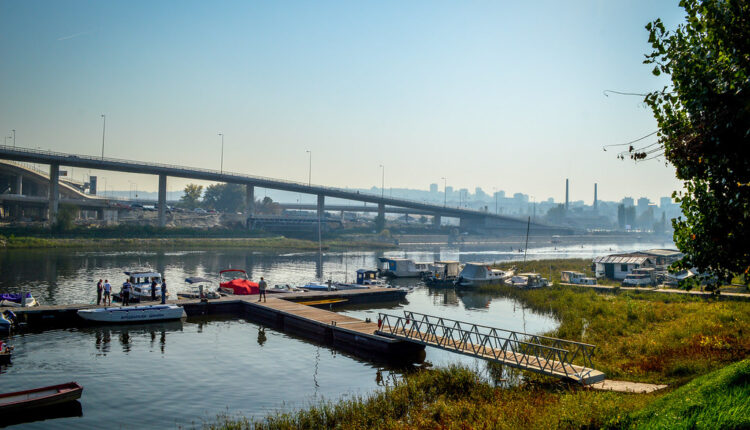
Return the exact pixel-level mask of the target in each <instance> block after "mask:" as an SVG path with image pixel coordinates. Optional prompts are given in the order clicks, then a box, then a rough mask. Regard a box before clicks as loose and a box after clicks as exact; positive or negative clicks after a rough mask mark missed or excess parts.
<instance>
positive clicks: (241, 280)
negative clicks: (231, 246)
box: [219, 269, 260, 296]
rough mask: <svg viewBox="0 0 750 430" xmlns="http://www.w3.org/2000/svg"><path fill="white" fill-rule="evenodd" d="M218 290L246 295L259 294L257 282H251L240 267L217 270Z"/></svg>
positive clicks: (224, 292)
mask: <svg viewBox="0 0 750 430" xmlns="http://www.w3.org/2000/svg"><path fill="white" fill-rule="evenodd" d="M219 291H220V292H221V293H222V294H236V295H239V296H248V295H251V294H259V293H260V289H259V288H258V283H257V282H253V281H251V280H250V278H249V277H248V276H247V272H245V271H244V270H242V269H226V270H222V271H221V272H219Z"/></svg>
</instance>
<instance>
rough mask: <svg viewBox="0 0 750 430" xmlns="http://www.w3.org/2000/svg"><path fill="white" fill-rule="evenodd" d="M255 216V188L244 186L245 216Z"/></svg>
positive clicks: (248, 185)
mask: <svg viewBox="0 0 750 430" xmlns="http://www.w3.org/2000/svg"><path fill="white" fill-rule="evenodd" d="M253 214H255V186H254V185H250V184H247V185H245V216H246V217H248V218H250V217H251V216H253Z"/></svg>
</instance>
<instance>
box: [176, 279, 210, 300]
mask: <svg viewBox="0 0 750 430" xmlns="http://www.w3.org/2000/svg"><path fill="white" fill-rule="evenodd" d="M185 282H187V283H188V284H189V286H188V288H187V289H186V290H183V291H180V292H178V293H177V298H179V299H220V298H221V294H219V291H218V290H217V289H216V287H215V286H214V283H213V281H211V280H210V279H207V278H202V277H200V276H193V277H190V278H187V279H185Z"/></svg>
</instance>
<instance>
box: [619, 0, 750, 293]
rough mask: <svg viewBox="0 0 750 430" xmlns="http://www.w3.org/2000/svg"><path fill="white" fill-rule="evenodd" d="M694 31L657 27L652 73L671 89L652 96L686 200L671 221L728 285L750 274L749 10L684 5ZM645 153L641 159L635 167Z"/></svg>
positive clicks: (652, 30) (704, 266)
mask: <svg viewBox="0 0 750 430" xmlns="http://www.w3.org/2000/svg"><path fill="white" fill-rule="evenodd" d="M680 5H681V6H682V7H683V8H684V9H685V11H686V13H687V16H686V22H685V23H684V24H682V25H680V26H679V27H678V28H677V29H676V30H674V31H668V30H666V29H665V27H664V24H663V23H662V21H661V20H659V19H657V20H656V21H654V22H651V23H649V24H648V25H647V26H646V29H647V30H648V31H649V42H650V43H651V46H652V48H653V52H651V53H650V54H648V55H646V60H645V61H644V62H645V63H646V64H653V65H654V69H653V73H654V75H660V74H662V73H664V74H667V75H670V77H671V81H672V85H671V86H670V87H665V88H664V89H662V90H661V91H654V92H652V93H650V94H648V95H647V96H646V97H645V102H646V104H648V105H649V106H650V107H651V109H652V111H653V113H654V116H655V118H656V120H657V122H658V125H659V143H660V144H661V146H662V148H663V151H664V155H665V157H666V158H667V160H669V162H670V163H672V164H673V165H674V166H675V169H676V172H677V177H678V178H679V179H681V180H682V181H683V182H684V187H685V191H684V192H675V194H674V195H673V197H675V199H676V200H677V201H678V202H680V206H681V208H682V213H683V216H681V217H679V218H677V219H674V220H672V225H673V227H674V240H675V243H676V245H677V247H678V248H679V249H680V250H681V251H682V252H683V253H684V254H685V258H684V259H683V260H682V261H681V262H680V263H679V266H680V268H689V267H696V268H698V269H699V270H700V271H702V272H708V273H711V274H712V275H715V276H717V277H718V279H719V280H722V281H724V282H726V281H727V280H729V279H731V278H732V276H733V275H734V274H738V273H745V274H747V273H748V272H749V271H750V252H748V250H749V249H750V224H749V223H748V220H749V218H750V206H749V205H750V157H748V156H747V153H748V149H750V146H749V145H748V143H749V141H750V96H749V95H748V91H749V90H750V2H748V1H746V0H703V1H701V0H682V1H681V2H680ZM646 155H647V152H645V151H639V150H633V149H632V148H631V158H633V159H642V158H645V157H646Z"/></svg>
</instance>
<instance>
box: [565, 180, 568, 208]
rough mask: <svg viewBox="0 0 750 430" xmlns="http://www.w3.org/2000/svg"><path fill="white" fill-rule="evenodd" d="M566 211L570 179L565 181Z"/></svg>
mask: <svg viewBox="0 0 750 430" xmlns="http://www.w3.org/2000/svg"><path fill="white" fill-rule="evenodd" d="M565 210H566V211H567V210H568V179H565Z"/></svg>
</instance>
